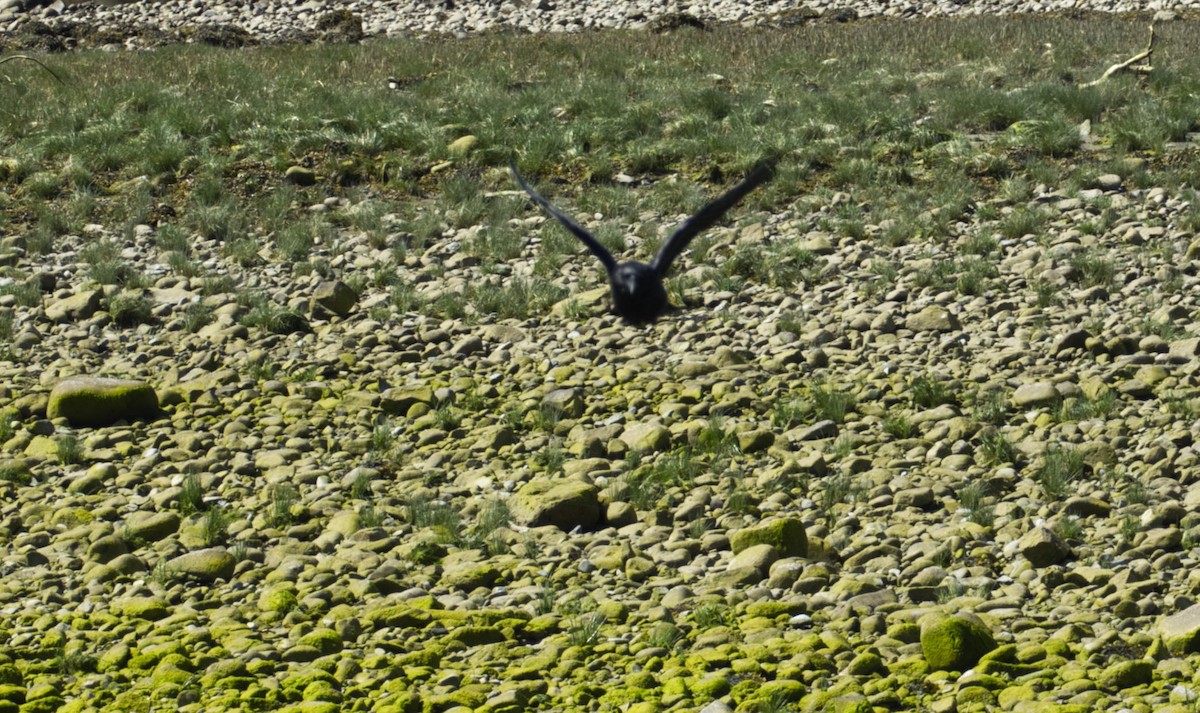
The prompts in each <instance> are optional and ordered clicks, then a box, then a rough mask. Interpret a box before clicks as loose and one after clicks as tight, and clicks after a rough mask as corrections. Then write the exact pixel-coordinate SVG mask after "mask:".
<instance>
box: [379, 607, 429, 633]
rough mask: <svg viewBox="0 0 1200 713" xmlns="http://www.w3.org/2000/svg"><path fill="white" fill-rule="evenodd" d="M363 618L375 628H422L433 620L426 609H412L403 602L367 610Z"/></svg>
mask: <svg viewBox="0 0 1200 713" xmlns="http://www.w3.org/2000/svg"><path fill="white" fill-rule="evenodd" d="M363 618H364V619H365V620H366V621H367V623H369V624H371V625H373V626H375V627H376V628H379V627H385V626H388V627H397V628H401V629H407V628H422V627H424V626H426V625H427V624H429V622H431V621H433V615H432V614H430V613H429V611H428V610H424V609H414V608H413V607H410V606H405V605H403V604H397V605H393V606H386V607H380V608H379V609H374V610H372V611H369V612H367V613H366V614H365V615H364V617H363Z"/></svg>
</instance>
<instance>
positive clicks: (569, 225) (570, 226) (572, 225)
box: [508, 161, 617, 275]
mask: <svg viewBox="0 0 1200 713" xmlns="http://www.w3.org/2000/svg"><path fill="white" fill-rule="evenodd" d="M508 167H509V168H510V169H511V170H512V173H513V177H514V178H516V179H517V183H519V184H521V188H524V189H525V192H526V193H528V194H529V197H530V198H532V199H533V200H534V201H536V202H537V204H538V205H540V206H541V207H543V208H545V209H546V212H547V213H549V214H550V215H552V216H554V217H555V218H556V219H558V222H560V223H562V224H563V227H564V228H566V229H567V230H569V231H571V233H573V234H574V235H575V237H577V238H579V239H580V240H582V241H583V244H584V245H586V246H587V248H588V250H591V251H592V254H593V255H595V256H596V257H598V258H600V262H602V263H604V269H605V271H606V272H608V274H609V275H611V274H612V272H613V270H615V269H616V267H617V260H616V258H614V257H613V256H612V253H610V252H609V251H608V249H607V248H605V247H604V246H603V245H601V244H600V241H599V240H596V238H595V237H593V236H592V234H591V233H589V232H588V231H586V230H584V229H583V228H581V227H579V224H578V223H576V222H575V221H573V220H571V219H570V218H568V217H567V216H565V215H563V214H562V213H560V212H559V211H558V209H557V208H555V207H554V206H552V205H550V201H548V200H546V199H545V198H542V197H541V196H540V195H538V192H537V191H535V190H533V188H531V187H530V185H529V184H528V183H526V182H525V179H524V178H522V177H521V173H520V171H518V170H517V164H516V163H515V162H513V161H510V162H509V164H508Z"/></svg>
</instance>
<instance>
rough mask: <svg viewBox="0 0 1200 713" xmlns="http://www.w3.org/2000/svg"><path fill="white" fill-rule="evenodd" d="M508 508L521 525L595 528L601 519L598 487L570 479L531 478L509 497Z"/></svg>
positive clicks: (565, 529) (566, 529)
mask: <svg viewBox="0 0 1200 713" xmlns="http://www.w3.org/2000/svg"><path fill="white" fill-rule="evenodd" d="M508 508H509V512H510V513H511V514H512V518H513V520H514V521H515V522H517V523H519V524H521V525H528V526H531V527H538V526H541V525H554V526H555V527H557V528H559V529H560V530H563V531H570V530H573V529H575V528H576V527H582V528H585V529H586V528H590V527H593V526H595V525H596V524H597V523H599V522H600V514H601V508H600V498H599V491H598V490H597V488H596V486H595V485H592V484H591V483H585V482H584V481H582V480H570V479H568V480H551V479H548V478H539V479H535V480H532V481H530V482H528V483H526V484H525V486H524V487H522V488H521V489H520V490H519V491H517V493H516V495H514V496H512V498H510V499H509V501H508Z"/></svg>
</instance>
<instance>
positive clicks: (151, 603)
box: [115, 597, 170, 621]
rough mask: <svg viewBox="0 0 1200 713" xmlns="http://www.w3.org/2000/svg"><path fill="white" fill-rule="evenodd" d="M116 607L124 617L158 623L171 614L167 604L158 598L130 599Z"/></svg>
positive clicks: (119, 602)
mask: <svg viewBox="0 0 1200 713" xmlns="http://www.w3.org/2000/svg"><path fill="white" fill-rule="evenodd" d="M115 607H116V609H117V611H118V612H120V613H121V614H122V615H124V616H128V617H134V618H137V619H146V620H148V621H158V620H159V619H163V618H165V617H166V616H167V615H168V614H169V613H170V611H169V610H168V609H167V603H166V602H165V601H163V600H162V599H160V598H158V597H130V598H128V599H122V600H120V601H118V602H117V603H116V604H115Z"/></svg>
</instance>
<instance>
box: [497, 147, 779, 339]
mask: <svg viewBox="0 0 1200 713" xmlns="http://www.w3.org/2000/svg"><path fill="white" fill-rule="evenodd" d="M509 167H510V168H511V169H512V172H513V176H514V177H516V179H517V183H519V184H521V188H524V189H525V192H526V193H528V194H529V197H530V198H532V199H533V200H534V201H536V202H537V203H538V205H540V206H542V207H543V208H545V209H546V211H547V212H548V213H550V215H552V216H554V217H555V218H557V219H558V222H560V223H562V224H563V227H565V228H566V229H567V230H569V231H571V233H573V234H574V235H575V237H577V238H579V239H580V240H582V241H583V244H584V245H586V246H587V248H588V250H591V251H592V254H593V255H595V256H596V257H598V258H600V262H601V263H603V264H604V270H605V271H606V272H607V273H608V284H609V285H610V286H611V288H612V300H613V311H614V312H616V313H617V314H618V315H620V316H621V318H622V319H624V320H625V321H627V322H629V323H631V324H646V323H648V322H653V321H654V320H656V319H658V318H659V316H661V315H662V313H663V312H665V311H667V309H668V307H670V303H669V302H668V301H667V291H666V289H664V288H663V278H665V277H666V276H667V271H668V270H670V269H671V263H672V262H673V261H674V260H675V258H676V257H678V256H679V253H681V252H683V251H684V250H685V249H686V248H687V246H688V243H690V242H691V241H692V238H694V237H696V236H697V235H699V234H700V233H701V232H702V231H704V230H706V229H708V228H709V227H711V226H712V224H713V223H715V222H717V220H718V219H719V218H720V217H721V216H722V215H724V213H725V211H727V210H729V209H730V208H732V207H733V206H734V205H735V204H736V203H737V202H738V201H740V200H741V199H742V198H745V197H746V194H748V193H749V192H750V191H752V190H754V189H755V188H756V187H757V186H758V185H759V184H761V183H763V182H765V181H768V180H770V179H771V177H772V176H773V175H775V162H774V161H771V160H767V161H763V162H761V163H759V164H758V165H757V166H755V167H754V170H753V171H751V172H750V174H749V175H748V176H746V177H745V178H743V179H742V182H741V183H739V184H737V185H736V186H734V187H733V188H731V189H729V191H728V192H726V193H725V194H724V195H722V196H721V197H719V198H717V199H716V200H714V201H712V202H711V203H709V204H707V205H705V206H704V207H703V208H701V209H700V211H699V212H698V213H696V214H695V215H693V216H692V217H691V218H688V220H687V221H686V222H684V224H683V225H681V226H679V228H678V229H676V230H675V232H674V233H672V234H671V237H670V238H667V242H665V243H664V244H663V246H662V248H661V249H660V250H659V251H658V254H657V255H655V256H654V259H653V260H651V261H650V264H649V265H647V264H646V263H642V262H636V261H633V260H630V261H628V262H617V260H616V258H614V257H613V256H612V253H610V252H609V251H608V250H607V249H606V248H605V247H604V246H603V245H601V244H600V241H598V240H596V238H595V237H594V236H593V235H592V234H591V233H589V232H588V231H586V230H584V229H583V228H581V227H580V226H579V224H577V223H576V222H575V221H573V220H571V219H570V218H568V217H567V216H565V215H563V214H562V213H560V212H559V211H558V209H557V208H555V207H554V206H552V205H550V201H548V200H546V199H545V198H543V197H541V196H540V195H538V192H537V191H535V190H533V188H531V187H530V186H529V184H528V183H526V182H525V179H524V178H522V177H521V174H520V172H518V171H517V165H516V163H510V164H509Z"/></svg>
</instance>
